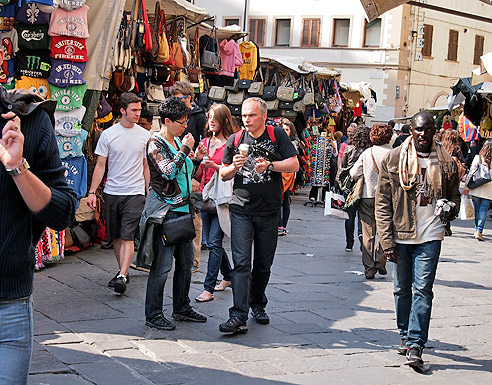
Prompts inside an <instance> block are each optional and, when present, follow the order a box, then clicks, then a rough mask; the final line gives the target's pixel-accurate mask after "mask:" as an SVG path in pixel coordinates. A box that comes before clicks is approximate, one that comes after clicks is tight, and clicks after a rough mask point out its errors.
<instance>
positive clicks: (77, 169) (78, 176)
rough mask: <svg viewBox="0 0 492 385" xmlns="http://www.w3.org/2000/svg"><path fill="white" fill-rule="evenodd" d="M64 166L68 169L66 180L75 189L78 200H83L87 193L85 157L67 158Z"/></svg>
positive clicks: (64, 160)
mask: <svg viewBox="0 0 492 385" xmlns="http://www.w3.org/2000/svg"><path fill="white" fill-rule="evenodd" d="M61 163H62V165H63V166H64V167H65V168H66V171H65V179H66V181H67V184H68V185H69V186H70V187H71V188H73V189H74V191H75V193H76V194H77V199H82V198H83V197H84V196H85V194H86V193H87V161H86V160H85V157H84V156H78V157H76V158H72V157H69V158H65V159H63V160H62V162H61Z"/></svg>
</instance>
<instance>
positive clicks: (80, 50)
mask: <svg viewBox="0 0 492 385" xmlns="http://www.w3.org/2000/svg"><path fill="white" fill-rule="evenodd" d="M51 57H52V58H53V59H65V60H70V61H76V62H86V61H88V60H89V56H88V55H87V47H86V45H85V39H79V38H76V37H66V36H53V37H52V38H51Z"/></svg>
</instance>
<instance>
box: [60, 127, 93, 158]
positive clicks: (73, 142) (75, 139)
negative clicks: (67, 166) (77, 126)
mask: <svg viewBox="0 0 492 385" xmlns="http://www.w3.org/2000/svg"><path fill="white" fill-rule="evenodd" d="M55 136H56V143H57V144H58V151H59V152H60V158H62V159H64V158H68V157H69V156H71V157H74V158H75V157H78V156H83V155H84V154H83V153H82V146H83V145H84V142H85V140H86V139H87V131H86V130H81V131H80V134H79V135H76V136H62V135H55Z"/></svg>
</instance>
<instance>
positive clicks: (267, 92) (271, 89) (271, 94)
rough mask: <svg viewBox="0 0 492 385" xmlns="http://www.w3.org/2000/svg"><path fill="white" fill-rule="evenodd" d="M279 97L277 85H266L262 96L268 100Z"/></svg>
mask: <svg viewBox="0 0 492 385" xmlns="http://www.w3.org/2000/svg"><path fill="white" fill-rule="evenodd" d="M276 97H277V86H265V88H263V95H262V96H261V98H262V99H263V100H266V101H270V100H275V99H276Z"/></svg>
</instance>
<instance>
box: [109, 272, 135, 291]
mask: <svg viewBox="0 0 492 385" xmlns="http://www.w3.org/2000/svg"><path fill="white" fill-rule="evenodd" d="M118 275H120V272H119V271H118V272H117V273H116V275H115V276H114V277H113V279H111V281H109V283H108V287H109V288H110V289H113V288H114V283H115V282H116V280H117V279H118ZM126 283H130V273H128V274H127V275H126Z"/></svg>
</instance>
